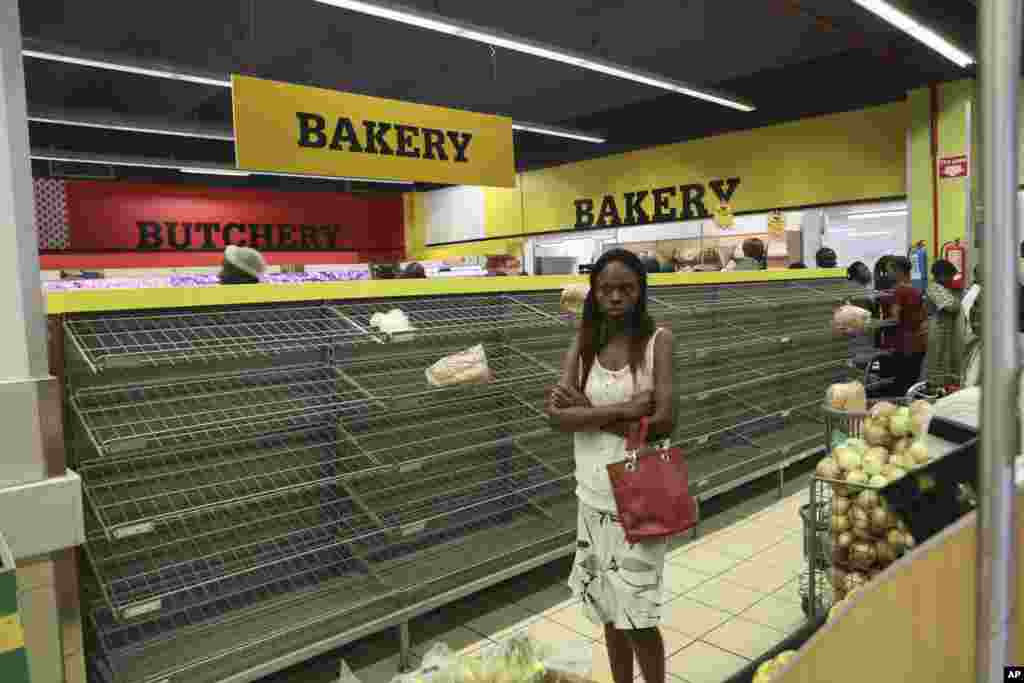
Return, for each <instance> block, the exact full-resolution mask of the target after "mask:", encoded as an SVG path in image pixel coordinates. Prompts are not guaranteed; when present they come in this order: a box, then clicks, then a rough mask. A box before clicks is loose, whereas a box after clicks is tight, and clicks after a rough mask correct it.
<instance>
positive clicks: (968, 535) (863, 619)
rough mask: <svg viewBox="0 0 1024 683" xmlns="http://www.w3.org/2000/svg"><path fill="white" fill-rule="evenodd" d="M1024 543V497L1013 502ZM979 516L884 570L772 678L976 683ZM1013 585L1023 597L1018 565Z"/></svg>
mask: <svg viewBox="0 0 1024 683" xmlns="http://www.w3.org/2000/svg"><path fill="white" fill-rule="evenodd" d="M1014 509H1015V514H1016V522H1015V524H1016V526H1015V532H1014V533H1015V536H1016V543H1017V547H1022V544H1024V495H1022V494H1021V492H1020V491H1019V490H1018V492H1017V496H1016V502H1015V505H1014ZM977 546H978V520H977V513H976V512H970V513H968V514H967V515H965V516H963V517H961V518H960V519H959V520H957V521H956V522H955V523H953V524H952V525H950V526H948V527H946V528H945V529H943V530H942V531H941V532H939V533H938V534H936V535H935V536H933V537H931V538H930V539H928V540H927V541H925V542H923V543H921V544H920V545H918V546H917V547H915V548H914V549H913V550H912V551H910V552H908V553H907V554H906V555H904V556H903V557H902V558H900V559H899V560H897V561H896V562H895V563H893V564H892V565H890V566H889V567H888V568H887V569H885V570H884V571H883V572H882V573H881V574H880V575H879V576H878V577H876V578H875V580H873V581H872V582H871V583H870V584H868V585H867V586H865V587H864V588H863V589H861V590H860V591H858V592H857V594H856V595H855V596H854V597H853V598H852V599H851V600H850V601H848V602H847V603H846V604H844V605H843V607H842V608H841V609H839V610H837V612H836V613H834V614H833V616H832V618H831V619H830V620H829V622H828V623H827V624H825V625H824V626H823V627H822V628H821V629H820V630H818V631H817V632H816V633H815V634H814V635H813V636H812V637H811V638H810V639H809V640H808V641H807V643H806V644H805V645H804V646H803V647H802V648H800V650H799V651H798V652H797V655H796V657H795V658H794V659H793V660H792V661H791V662H790V664H789V666H788V667H786V668H785V669H784V670H782V671H781V672H780V673H779V674H778V675H777V676H776V677H774V678H772V679H771V680H772V683H818V682H820V681H823V680H828V681H829V682H830V683H860V682H861V681H865V680H867V681H934V682H936V683H964V682H965V681H975V680H977V678H976V655H977V640H976V637H975V636H976V633H975V625H976V610H977V594H976V592H975V590H974V587H975V586H976V579H977V577H976V567H977V552H978V547H977ZM1013 590H1014V591H1015V592H1016V594H1017V595H1024V572H1022V571H1020V569H1019V567H1018V569H1017V572H1016V582H1015V585H1014V587H1013ZM1010 635H1011V638H1010V648H1011V651H1012V652H1013V653H1016V654H1013V655H1011V661H1016V662H1019V661H1020V654H1019V653H1022V652H1024V612H1021V611H1020V610H1017V611H1016V613H1015V614H1014V616H1013V620H1012V621H1011V623H1010Z"/></svg>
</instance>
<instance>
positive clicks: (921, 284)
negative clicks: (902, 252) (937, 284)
mask: <svg viewBox="0 0 1024 683" xmlns="http://www.w3.org/2000/svg"><path fill="white" fill-rule="evenodd" d="M910 266H911V269H910V280H911V283H912V284H913V285H914V287H915V288H917V289H919V290H921V291H922V292H923V291H924V290H926V289H928V248H927V247H926V245H925V243H924V240H921V241H920V242H918V243H917V244H916V245H915V246H914V248H913V249H911V250H910Z"/></svg>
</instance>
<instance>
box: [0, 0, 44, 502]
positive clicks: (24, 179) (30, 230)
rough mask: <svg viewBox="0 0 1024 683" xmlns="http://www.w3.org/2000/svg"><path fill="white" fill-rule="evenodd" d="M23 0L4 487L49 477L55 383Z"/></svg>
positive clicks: (11, 97)
mask: <svg viewBox="0 0 1024 683" xmlns="http://www.w3.org/2000/svg"><path fill="white" fill-rule="evenodd" d="M34 210H35V209H34V206H33V198H32V169H31V162H30V160H29V142H28V119H27V112H26V104H25V73H24V68H23V66H22V56H21V24H20V22H19V19H18V3H17V0H0V325H2V326H3V328H2V333H0V432H2V433H3V434H4V448H3V449H2V451H0V452H2V455H0V488H2V487H5V486H11V485H14V484H18V483H24V482H28V481H36V480H39V479H42V478H43V477H44V476H45V465H44V457H43V450H42V435H41V419H40V410H39V406H40V401H39V395H40V392H41V391H48V389H47V388H46V387H44V386H41V384H47V383H49V382H50V377H49V374H50V373H49V368H48V362H47V348H46V318H45V316H44V312H43V293H42V289H41V286H40V279H39V252H38V246H37V238H36V229H35V218H34Z"/></svg>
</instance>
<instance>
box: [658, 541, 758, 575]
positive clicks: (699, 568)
mask: <svg viewBox="0 0 1024 683" xmlns="http://www.w3.org/2000/svg"><path fill="white" fill-rule="evenodd" d="M668 561H669V562H671V563H672V564H678V565H681V566H683V567H686V568H687V569H692V570H693V571H696V572H700V573H701V574H708V575H710V576H714V575H717V574H721V573H722V572H724V571H727V570H729V569H731V568H733V567H735V566H736V565H737V564H739V563H740V560H739V559H737V558H735V557H730V556H728V555H723V554H722V553H720V552H718V551H717V550H711V549H709V548H708V547H706V546H703V545H701V546H698V547H696V548H692V549H690V550H686V551H684V552H681V553H679V554H677V555H673V556H671V557H669V558H668Z"/></svg>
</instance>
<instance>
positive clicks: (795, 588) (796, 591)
mask: <svg viewBox="0 0 1024 683" xmlns="http://www.w3.org/2000/svg"><path fill="white" fill-rule="evenodd" d="M772 597H773V598H776V599H778V600H783V601H785V602H790V603H794V604H796V605H798V606H799V605H800V579H799V578H796V579H793V580H792V581H789V582H788V583H786V585H784V586H783V587H782V588H780V589H779V590H777V591H775V592H774V593H772Z"/></svg>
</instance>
